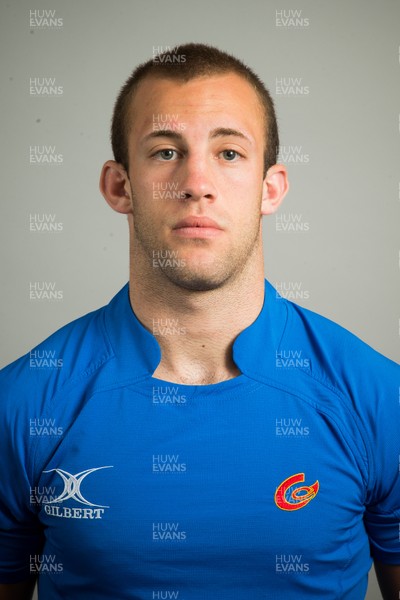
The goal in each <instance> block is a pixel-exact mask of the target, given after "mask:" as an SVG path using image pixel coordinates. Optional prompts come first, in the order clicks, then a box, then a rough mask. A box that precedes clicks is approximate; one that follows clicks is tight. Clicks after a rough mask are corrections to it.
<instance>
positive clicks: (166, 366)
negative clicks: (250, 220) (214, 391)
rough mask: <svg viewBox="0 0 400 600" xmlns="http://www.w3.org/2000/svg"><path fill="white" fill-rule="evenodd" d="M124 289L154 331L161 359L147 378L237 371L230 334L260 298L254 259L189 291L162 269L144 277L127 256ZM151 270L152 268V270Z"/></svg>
mask: <svg viewBox="0 0 400 600" xmlns="http://www.w3.org/2000/svg"><path fill="white" fill-rule="evenodd" d="M132 263H133V264H135V269H134V270H133V269H132V268H131V273H130V285H129V289H130V291H129V294H130V302H131V306H132V308H133V310H134V312H135V314H136V316H137V318H138V319H139V320H140V321H141V322H142V324H143V325H144V326H145V327H146V328H147V329H148V330H149V331H150V332H151V333H153V335H155V336H156V338H157V341H158V343H159V345H160V349H161V355H162V358H161V361H160V363H159V365H158V367H157V369H156V370H155V372H154V373H153V377H155V378H157V379H163V380H165V381H169V382H171V383H183V384H188V385H207V384H211V383H218V382H220V381H224V380H226V379H231V378H232V377H236V376H238V375H240V370H239V369H238V367H237V366H236V365H235V363H234V362H233V358H232V346H233V342H234V340H235V338H236V337H237V336H238V334H239V333H240V332H241V331H243V330H244V329H245V328H246V327H248V326H249V325H251V324H252V323H253V322H254V321H255V319H256V318H257V316H258V314H259V313H260V311H261V308H262V305H263V300H264V267H263V260H262V254H261V256H259V260H257V261H252V264H251V265H249V266H248V267H247V268H245V269H244V270H243V271H242V272H241V273H240V274H238V275H237V276H236V277H235V279H233V280H230V281H227V282H226V283H225V284H224V285H223V286H221V287H219V288H217V289H213V290H210V291H201V292H198V291H192V290H187V289H185V288H182V287H180V286H178V285H176V284H175V283H172V282H171V281H170V280H169V279H168V278H167V277H166V276H164V275H163V274H162V273H161V274H158V275H157V276H153V277H152V276H151V274H150V273H148V275H149V276H148V277H146V276H145V275H144V273H143V272H142V271H143V270H142V269H141V268H140V263H141V261H140V260H137V259H136V257H135V261H132ZM153 272H154V271H153Z"/></svg>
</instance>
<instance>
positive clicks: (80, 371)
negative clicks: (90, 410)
mask: <svg viewBox="0 0 400 600" xmlns="http://www.w3.org/2000/svg"><path fill="white" fill-rule="evenodd" d="M106 309H107V307H102V308H99V309H97V310H95V311H93V312H90V313H88V314H86V315H84V316H82V317H79V318H78V319H75V320H74V321H72V322H70V323H68V324H67V325H64V326H63V327H61V328H60V329H59V330H57V331H56V332H54V333H53V334H52V335H50V336H49V337H48V338H46V339H45V340H44V341H42V342H41V343H40V344H38V345H37V346H36V347H34V348H33V349H32V350H31V351H30V352H28V353H27V354H25V355H24V356H21V357H20V358H19V359H17V360H15V361H14V362H12V363H11V364H9V365H8V366H6V367H4V368H3V369H1V371H0V394H1V399H2V405H3V408H4V404H8V403H9V404H11V405H12V406H14V405H15V404H17V405H19V407H20V408H22V405H23V404H24V398H25V399H28V402H29V405H30V407H31V410H32V408H33V406H32V405H33V404H40V405H41V406H40V408H41V409H43V404H44V403H45V402H46V401H48V400H49V399H50V398H52V397H53V396H54V395H55V394H56V393H57V391H59V390H60V389H63V388H65V386H68V385H70V384H71V383H73V382H78V381H79V380H82V379H85V378H87V377H89V376H90V374H91V373H93V372H94V371H95V370H96V369H98V368H99V367H100V366H101V365H102V364H104V363H105V362H107V361H108V360H109V359H110V358H111V357H112V356H113V349H112V346H111V343H110V341H109V339H108V335H107V331H106V327H105V322H104V321H105V311H106ZM37 408H39V407H37Z"/></svg>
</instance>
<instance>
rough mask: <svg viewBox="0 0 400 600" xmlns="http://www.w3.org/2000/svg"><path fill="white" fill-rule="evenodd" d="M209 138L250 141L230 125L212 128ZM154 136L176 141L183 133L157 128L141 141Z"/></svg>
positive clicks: (179, 139) (181, 137)
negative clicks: (233, 138)
mask: <svg viewBox="0 0 400 600" xmlns="http://www.w3.org/2000/svg"><path fill="white" fill-rule="evenodd" d="M209 137H210V139H215V138H219V137H239V138H241V139H244V140H247V141H248V142H249V143H250V144H251V143H252V141H251V139H250V138H249V137H248V136H247V135H245V134H244V133H243V132H242V131H239V130H238V129H232V128H230V127H217V128H216V129H213V130H212V131H211V132H210V135H209ZM155 138H168V139H171V140H177V141H182V140H183V139H184V138H183V135H182V134H181V133H179V132H177V131H172V130H171V131H169V130H168V129H165V130H157V131H151V132H150V133H148V134H147V135H146V136H145V137H144V138H143V142H147V141H148V140H151V139H155Z"/></svg>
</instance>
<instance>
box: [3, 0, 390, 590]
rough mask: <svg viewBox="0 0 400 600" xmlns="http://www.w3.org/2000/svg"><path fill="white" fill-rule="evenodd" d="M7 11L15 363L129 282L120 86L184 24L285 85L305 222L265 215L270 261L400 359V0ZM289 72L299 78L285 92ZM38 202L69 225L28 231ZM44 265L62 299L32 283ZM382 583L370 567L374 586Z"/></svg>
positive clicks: (212, 1)
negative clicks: (116, 156) (293, 226)
mask: <svg viewBox="0 0 400 600" xmlns="http://www.w3.org/2000/svg"><path fill="white" fill-rule="evenodd" d="M44 9H47V10H55V11H56V12H55V17H56V18H59V19H61V20H62V25H61V26H60V27H58V28H50V27H44V28H38V27H31V26H30V21H29V20H30V10H39V11H42V10H44ZM277 10H278V11H283V10H284V11H286V13H285V14H286V16H285V14H283V17H280V18H281V19H282V20H281V23H282V22H283V20H284V19H285V18H289V17H290V16H291V17H293V16H294V15H295V13H293V12H291V13H290V11H301V12H300V13H299V12H297V16H298V18H299V19H300V23H301V25H300V26H299V27H297V28H296V27H293V26H287V27H284V26H280V25H279V24H277V22H276V11H277ZM278 16H279V15H278ZM288 16H289V17H288ZM0 21H1V36H0V55H1V56H2V64H1V75H2V77H1V82H2V85H1V88H2V95H3V99H2V110H1V112H0V127H1V130H0V134H1V139H2V144H1V160H0V167H1V185H2V219H1V243H2V245H3V251H4V256H5V261H3V269H4V270H3V277H2V284H3V285H2V300H3V301H2V307H1V311H2V313H1V336H2V340H3V344H2V348H1V357H0V361H1V364H2V365H5V364H7V363H8V362H10V361H11V360H14V359H15V358H17V357H18V356H20V355H21V354H23V353H25V352H27V351H29V349H30V348H32V347H33V346H34V345H35V344H37V343H38V342H39V341H41V340H43V339H44V338H45V337H47V336H48V335H49V334H50V333H51V332H53V331H54V330H55V329H57V328H58V327H60V326H61V325H63V324H65V323H66V322H68V321H70V320H72V319H73V318H76V317H78V316H80V315H82V314H84V313H86V312H88V311H90V310H93V309H95V308H97V307H99V306H101V305H102V304H104V303H106V302H108V301H109V299H110V298H111V297H112V296H113V295H114V293H115V292H116V291H117V290H118V289H119V288H120V287H122V285H123V284H124V283H125V282H126V280H127V278H128V230H127V224H126V221H125V219H124V218H123V217H122V216H121V215H117V214H115V213H113V212H112V211H111V210H110V209H109V208H108V207H107V205H106V204H105V202H104V200H103V198H102V196H101V195H100V193H99V191H98V178H99V173H100V168H101V165H102V163H103V162H104V161H105V160H107V159H108V158H111V150H110V145H109V141H108V139H109V123H110V118H111V112H112V107H113V103H114V100H115V97H116V94H117V92H118V90H119V88H120V86H121V85H122V83H123V82H124V81H125V79H126V78H127V76H128V75H129V74H130V72H131V71H132V69H133V68H134V66H135V65H137V64H138V63H139V62H141V61H143V60H146V59H148V58H150V57H151V56H152V53H153V47H164V48H165V47H166V46H175V45H176V44H178V43H182V42H188V41H200V42H208V43H212V44H214V45H217V46H219V47H221V48H222V49H224V50H227V51H229V52H232V53H233V54H235V55H236V56H238V57H239V58H241V59H243V60H244V61H245V62H247V63H248V64H249V65H250V66H251V67H253V68H254V69H255V71H256V72H257V73H258V74H259V75H260V76H261V78H262V79H263V80H264V81H265V83H266V84H267V86H268V87H269V89H270V91H271V92H272V95H273V97H274V99H275V100H276V106H277V112H278V118H279V123H280V132H281V142H282V145H283V146H284V147H285V149H286V150H285V152H286V154H287V155H288V154H292V156H290V157H289V158H288V162H287V167H288V169H289V178H290V182H291V190H290V192H289V195H288V196H287V198H286V199H285V202H284V205H283V207H282V208H281V211H280V213H281V215H282V218H283V219H284V222H292V223H293V222H295V220H296V219H297V222H299V223H300V224H301V229H303V230H302V231H297V232H293V231H278V230H277V225H276V220H275V217H269V218H264V238H265V258H266V276H267V277H268V279H269V280H270V281H271V283H273V284H274V285H275V284H277V283H278V284H279V283H280V284H283V285H284V286H286V289H288V288H290V289H293V287H296V286H298V287H300V289H301V292H302V293H301V294H300V295H301V296H302V298H301V299H299V300H298V302H299V303H300V304H302V305H303V306H306V307H307V308H310V309H312V310H315V311H317V312H319V313H321V314H323V315H325V316H327V317H329V318H331V319H333V320H334V321H336V322H338V323H340V324H341V325H343V326H344V327H346V328H347V329H350V330H351V331H352V332H354V333H355V334H356V335H358V336H359V337H361V338H362V339H363V340H364V341H366V342H367V343H369V344H370V345H371V346H373V347H374V348H376V349H377V350H379V351H380V352H382V353H383V354H385V355H387V356H389V357H390V358H392V359H393V360H396V361H399V360H400V347H399V324H400V320H399V317H400V309H399V298H400V287H399V259H400V255H399V238H398V230H399V209H400V195H399V189H400V187H399V186H400V184H399V175H398V166H399V96H400V94H399V91H400V90H399V69H400V66H399V61H400V55H399V34H398V24H399V22H400V4H399V3H398V2H397V0H393V1H392V0H384V1H382V0H381V1H380V2H379V3H378V2H372V1H371V0H370V1H368V2H366V1H365V0H351V1H345V0H336V1H335V2H332V0H318V2H316V1H309V0H308V1H306V0H290V1H289V0H288V1H284V2H281V1H276V2H272V1H269V0H253V1H251V2H247V3H245V2H243V1H242V0H202V1H199V2H190V1H188V0H171V1H170V2H162V1H161V0H146V1H145V2H140V1H139V0H131V1H128V0H113V1H112V2H108V1H106V0H83V1H82V0H69V1H68V2H66V1H61V0H59V1H56V2H54V1H53V0H48V1H47V0H46V1H42V0H40V1H39V0H37V1H34V0H32V1H26V0H19V1H18V2H11V1H10V2H8V3H7V2H5V1H4V0H2V1H1V19H0ZM288 25H290V22H289V23H288ZM35 77H39V78H43V77H45V78H55V80H56V83H55V85H57V86H62V94H60V95H58V96H53V97H45V96H34V95H31V94H30V79H31V78H35ZM282 78H285V79H286V82H289V86H290V84H294V81H293V79H296V78H297V79H300V80H301V81H298V82H297V84H298V85H299V87H300V89H301V91H298V93H295V94H287V95H285V94H279V93H278V91H279V90H278V89H277V87H276V86H277V83H276V80H277V79H278V80H279V79H282ZM307 89H308V92H307ZM35 145H38V146H44V145H47V146H55V147H56V154H62V163H61V164H60V165H58V166H54V165H36V164H30V159H29V153H30V146H35ZM290 146H291V147H297V150H295V151H294V152H291V151H290V150H289V147H290ZM31 214H40V215H43V214H45V215H51V216H52V218H54V219H55V222H57V223H60V224H61V226H62V231H59V232H54V233H45V232H32V231H30V228H29V222H30V215H31ZM293 215H296V216H295V217H294V216H293ZM31 282H47V283H48V284H54V286H55V289H56V290H58V291H60V292H62V296H63V299H62V300H59V301H32V300H30V298H29V286H30V283H31ZM379 597H380V595H379V592H378V591H377V587H376V583H375V580H374V579H372V581H371V583H370V587H369V592H368V596H367V598H369V599H372V598H379Z"/></svg>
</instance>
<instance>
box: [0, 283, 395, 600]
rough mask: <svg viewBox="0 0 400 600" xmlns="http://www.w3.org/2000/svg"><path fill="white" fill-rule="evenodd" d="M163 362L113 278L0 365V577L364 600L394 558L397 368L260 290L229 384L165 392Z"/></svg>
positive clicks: (71, 594)
mask: <svg viewBox="0 0 400 600" xmlns="http://www.w3.org/2000/svg"><path fill="white" fill-rule="evenodd" d="M160 326H161V327H162V326H163V324H161V325H160ZM160 356H161V354H160V348H159V344H158V341H157V338H156V336H155V335H153V334H152V333H150V332H149V331H148V330H147V329H145V328H144V327H143V326H142V324H141V323H140V322H139V321H138V319H137V318H136V316H135V315H134V313H133V311H132V309H131V307H130V303H129V292H128V286H127V285H126V286H125V287H124V288H123V289H122V290H121V291H120V292H119V293H118V294H117V295H116V296H115V298H114V299H113V300H112V301H111V302H110V304H109V305H108V306H106V307H104V308H102V309H99V310H97V311H95V312H92V313H90V314H88V315H86V316H84V317H82V318H80V319H78V320H76V321H74V322H72V323H70V324H68V325H67V326H65V327H63V328H62V329H60V330H59V331H57V332H56V333H54V334H53V335H52V336H50V337H49V338H48V339H47V340H45V341H44V342H43V343H42V344H40V345H39V346H37V347H36V348H35V349H34V350H33V351H31V352H30V353H29V354H28V355H26V356H23V357H22V358H20V359H19V360H17V361H15V362H14V363H12V364H11V365H9V366H8V367H6V368H5V369H3V370H2V372H1V385H0V390H1V403H0V431H1V436H0V457H1V463H0V533H1V535H0V581H1V582H5V583H7V582H8V583H11V582H15V581H20V580H22V579H25V578H27V577H28V576H29V574H30V572H31V573H38V574H39V598H40V600H60V599H61V598H63V599H65V598H67V599H71V600H87V599H90V600H101V599H105V598H107V599H113V600H118V599H121V600H122V599H130V600H132V599H147V598H149V599H150V598H177V599H178V600H204V599H205V598H207V599H210V600H211V599H212V600H214V599H215V600H217V599H218V600H225V599H229V600H235V599H237V600H250V599H251V600H255V599H275V598H285V599H288V600H290V599H296V600H298V599H299V598H301V599H307V598H324V599H327V600H328V599H330V598H332V599H334V598H335V599H341V600H353V599H354V600H355V599H357V600H358V599H361V598H364V595H365V591H366V587H367V574H368V571H369V568H370V566H371V562H372V558H377V559H378V560H380V561H382V562H385V563H389V564H400V542H399V521H400V476H399V455H400V434H399V431H400V428H399V421H400V419H399V415H400V405H399V384H400V368H399V366H398V365H396V364H395V363H394V362H392V361H390V360H389V359H387V358H385V357H384V356H382V355H381V354H379V353H378V352H376V351H375V350H373V349H372V348H370V347H369V346H368V345H367V344H365V343H364V342H362V341H361V340H359V339H358V338H357V337H355V336H354V335H352V334H351V333H350V332H348V331H346V330H345V329H343V328H342V327H340V326H338V325H336V324H335V323H333V322H331V321H329V320H328V319H326V318H324V317H321V316H319V315H317V314H315V313H313V312H311V311H309V310H306V309H304V308H301V307H300V306H297V305H296V304H294V303H292V302H289V301H287V300H286V299H283V298H281V297H280V296H279V294H277V292H276V291H275V289H274V288H273V287H272V286H271V285H270V284H269V283H268V282H267V281H266V282H265V299H264V306H263V309H262V311H261V312H260V314H259V316H258V318H257V319H256V320H255V321H254V323H253V324H252V325H251V326H250V327H248V328H247V329H245V330H244V331H243V332H241V334H240V335H239V336H238V337H237V338H236V340H235V342H234V346H233V358H234V361H235V363H236V365H237V366H238V368H239V369H240V372H241V375H239V376H238V377H236V378H234V379H231V380H228V381H225V382H221V383H218V384H214V385H207V386H192V385H178V384H173V383H169V382H166V381H161V380H159V379H155V378H153V377H152V373H153V372H154V370H155V368H156V367H157V365H158V363H159V360H160ZM371 555H372V558H371Z"/></svg>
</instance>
